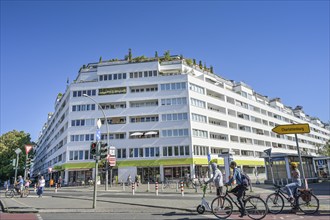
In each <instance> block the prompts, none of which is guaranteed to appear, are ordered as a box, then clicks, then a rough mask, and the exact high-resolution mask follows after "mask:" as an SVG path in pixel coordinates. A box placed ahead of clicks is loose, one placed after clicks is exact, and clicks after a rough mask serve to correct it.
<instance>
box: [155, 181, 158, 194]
mask: <svg viewBox="0 0 330 220" xmlns="http://www.w3.org/2000/svg"><path fill="white" fill-rule="evenodd" d="M155 190H156V196H158V182H156V184H155Z"/></svg>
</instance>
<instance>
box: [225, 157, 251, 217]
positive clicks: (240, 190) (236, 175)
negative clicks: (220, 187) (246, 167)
mask: <svg viewBox="0 0 330 220" xmlns="http://www.w3.org/2000/svg"><path fill="white" fill-rule="evenodd" d="M230 168H232V169H233V176H232V177H231V178H230V179H229V181H228V182H227V183H226V186H229V185H231V184H232V183H233V182H234V180H236V184H237V186H236V187H235V188H234V189H232V190H231V192H232V193H234V194H235V195H236V196H237V201H238V203H239V205H240V206H241V208H240V210H239V211H240V213H241V215H240V216H239V217H240V218H242V217H243V216H245V215H246V213H245V206H244V203H243V196H244V192H245V191H246V190H247V187H246V186H244V184H243V180H242V176H241V171H240V169H239V168H238V167H237V163H236V162H235V161H232V162H230Z"/></svg>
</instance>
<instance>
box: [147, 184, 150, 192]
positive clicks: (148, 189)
mask: <svg viewBox="0 0 330 220" xmlns="http://www.w3.org/2000/svg"><path fill="white" fill-rule="evenodd" d="M149 187H150V185H149V182H148V187H147V192H149V191H150V188H149Z"/></svg>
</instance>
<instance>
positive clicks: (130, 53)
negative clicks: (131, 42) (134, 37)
mask: <svg viewBox="0 0 330 220" xmlns="http://www.w3.org/2000/svg"><path fill="white" fill-rule="evenodd" d="M128 61H129V62H131V61H132V49H131V48H129V49H128Z"/></svg>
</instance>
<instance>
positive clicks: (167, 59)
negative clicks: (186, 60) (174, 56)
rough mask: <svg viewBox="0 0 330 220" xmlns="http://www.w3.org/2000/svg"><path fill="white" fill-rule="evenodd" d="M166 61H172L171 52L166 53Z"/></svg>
mask: <svg viewBox="0 0 330 220" xmlns="http://www.w3.org/2000/svg"><path fill="white" fill-rule="evenodd" d="M164 60H165V61H169V60H171V54H170V51H169V50H167V51H165V53H164Z"/></svg>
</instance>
